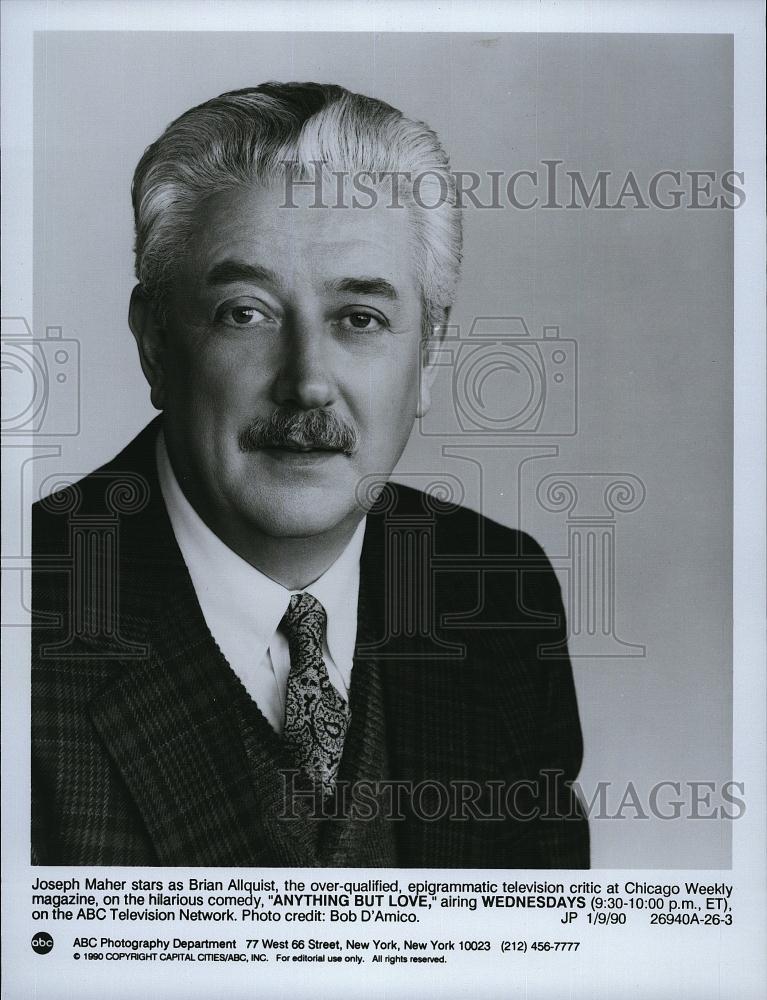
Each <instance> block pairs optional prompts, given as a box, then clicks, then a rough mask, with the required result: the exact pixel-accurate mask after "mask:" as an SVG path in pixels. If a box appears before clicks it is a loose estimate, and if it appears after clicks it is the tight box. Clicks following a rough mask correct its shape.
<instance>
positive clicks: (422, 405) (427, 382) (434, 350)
mask: <svg viewBox="0 0 767 1000" xmlns="http://www.w3.org/2000/svg"><path fill="white" fill-rule="evenodd" d="M449 318H450V310H449V309H445V310H444V311H443V315H442V318H441V319H440V320H439V322H436V323H433V322H432V323H430V324H429V327H428V330H427V334H426V336H425V337H424V338H423V340H422V341H421V384H420V389H419V394H418V409H417V410H416V416H417V417H423V416H425V415H426V414H427V413H428V412H429V409H430V408H431V387H432V385H433V384H434V379H435V378H436V377H437V368H438V367H439V365H438V364H437V357H438V355H439V348H440V347H441V345H442V342H443V340H444V339H445V334H446V333H447V322H448V319H449Z"/></svg>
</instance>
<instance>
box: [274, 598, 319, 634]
mask: <svg viewBox="0 0 767 1000" xmlns="http://www.w3.org/2000/svg"><path fill="white" fill-rule="evenodd" d="M326 623H327V615H326V613H325V609H324V608H323V606H322V605H321V604H320V602H319V601H318V600H317V598H316V597H313V596H312V595H311V594H307V593H305V592H304V593H302V594H293V595H292V597H291V598H290V604H289V605H288V610H287V611H286V612H285V614H284V615H283V616H282V621H281V622H280V625H281V627H282V629H283V631H284V632H285V634H286V635H287V637H288V640H290V639H298V638H302V637H305V636H306V637H310V636H311V637H312V638H313V639H314V640H315V641H316V642H318V643H320V645H321V644H322V638H323V636H324V634H325V626H326Z"/></svg>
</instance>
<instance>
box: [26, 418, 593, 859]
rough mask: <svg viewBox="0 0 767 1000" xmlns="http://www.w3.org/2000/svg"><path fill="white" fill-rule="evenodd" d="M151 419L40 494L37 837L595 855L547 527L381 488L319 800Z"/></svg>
mask: <svg viewBox="0 0 767 1000" xmlns="http://www.w3.org/2000/svg"><path fill="white" fill-rule="evenodd" d="M157 430H158V422H157V421H155V422H154V423H153V424H150V426H149V427H147V428H146V429H145V430H144V431H143V432H142V433H141V434H140V435H139V436H138V437H137V438H136V439H135V440H134V441H133V442H132V443H131V444H130V445H129V446H128V447H127V448H126V449H125V450H124V451H123V452H122V453H121V454H120V455H118V456H117V457H116V458H115V459H114V460H113V461H112V462H110V463H109V464H108V465H106V466H104V467H103V468H102V469H100V470H98V471H97V472H95V473H93V474H92V475H91V476H88V477H86V478H85V479H84V480H81V481H80V482H79V483H77V484H76V485H75V486H73V487H70V488H68V489H66V490H63V491H61V492H59V493H56V494H54V495H53V496H52V497H49V498H48V499H46V500H44V501H42V502H41V503H39V504H37V505H36V506H35V510H34V515H33V549H34V574H33V577H34V580H33V605H34V607H33V635H32V647H33V648H32V685H33V686H32V696H33V702H32V774H33V803H32V852H33V860H34V861H36V862H37V863H40V864H89V865H99V864H100V865H142V864H143V865H157V864H162V865H201V866H202V865H233V866H248V865H250V866H259V865H286V866H310V865H328V866H343V865H347V866H357V867H365V866H400V867H446V868H458V867H465V868H488V867H489V868H492V867H503V868H531V867H541V868H546V867H551V868H557V867H571V868H582V867H588V864H589V837H588V825H587V822H586V819H585V817H584V815H583V812H582V809H581V806H580V803H579V801H578V799H577V797H576V796H575V794H574V793H573V792H572V790H571V788H570V786H569V782H570V781H572V780H573V779H575V777H576V775H577V773H578V770H579V768H580V763H581V754H582V744H581V731H580V725H579V720H578V712H577V706H576V701H575V692H574V688H573V680H572V672H571V668H570V663H569V660H568V657H567V649H566V643H565V622H564V612H563V609H562V604H561V599H560V593H559V585H558V583H557V580H556V577H555V575H554V572H553V570H552V569H551V566H550V564H549V562H548V560H547V559H546V557H545V555H544V554H543V552H542V550H541V549H540V547H539V546H538V545H537V544H536V543H535V542H534V541H533V540H532V539H531V538H530V537H529V536H527V535H524V534H521V533H519V532H516V531H513V530H509V529H506V528H502V527H500V526H499V525H497V524H495V523H493V522H491V521H489V520H487V519H485V518H483V517H481V516H480V515H478V514H475V513H474V512H472V511H469V510H467V509H465V508H461V507H452V506H450V505H447V504H443V503H439V502H437V501H435V500H434V499H432V498H430V497H428V496H426V495H425V494H422V493H419V492H417V491H414V490H410V489H407V488H405V487H401V486H392V485H390V486H389V487H387V488H386V489H385V490H384V492H383V494H382V495H381V497H380V499H379V501H378V502H377V504H376V506H375V507H374V508H373V510H372V511H371V512H370V514H369V516H368V522H367V528H366V534H365V541H364V545H363V551H362V560H361V580H360V597H359V613H358V630H357V644H356V651H355V658H354V667H353V671H352V685H351V692H350V702H351V713H352V725H351V729H350V731H349V734H348V736H347V740H346V745H345V749H344V756H343V759H342V762H341V768H340V772H339V791H338V795H337V800H336V801H335V802H334V803H333V804H332V805H333V809H334V810H335V812H334V814H333V815H331V816H330V818H327V817H326V818H320V819H314V818H311V817H310V815H309V813H310V809H311V804H310V801H309V798H308V796H306V795H303V794H301V793H302V787H301V785H300V779H298V780H299V783H298V784H296V778H295V774H294V768H293V762H292V761H291V760H290V759H289V757H288V756H287V755H286V753H285V750H284V748H283V746H282V744H281V741H280V739H279V737H278V736H277V735H276V734H275V733H274V731H273V730H272V729H271V727H270V726H269V724H268V723H267V721H266V720H265V719H264V717H263V716H262V715H261V713H260V711H259V710H258V708H257V707H256V706H255V704H254V703H253V702H252V700H251V699H250V697H249V696H248V695H247V693H246V692H245V690H244V688H243V687H242V685H241V684H240V682H239V680H238V679H237V677H236V675H235V674H234V673H233V671H232V670H231V668H230V667H229V664H228V663H227V662H226V660H225V659H224V657H223V655H222V653H221V652H220V650H219V649H218V647H217V645H216V643H215V641H214V640H213V638H212V636H211V634H210V632H209V630H208V628H207V626H206V623H205V621H204V618H203V616H202V613H201V611H200V607H199V603H198V601H197V598H196V595H195V592H194V588H193V586H192V583H191V580H190V577H189V574H188V572H187V569H186V566H185V564H184V561H183V559H182V556H181V553H180V551H179V549H178V546H177V544H176V541H175V538H174V535H173V531H172V528H171V525H170V521H169V519H168V514H167V511H166V509H165V505H164V503H163V500H162V496H161V493H160V489H159V484H158V481H157V474H156V470H155V462H154V441H155V437H156V433H157ZM291 789H293V790H295V791H297V792H298V794H297V795H293V796H292V797H291V796H290V795H288V794H287V792H289V791H290V790H291Z"/></svg>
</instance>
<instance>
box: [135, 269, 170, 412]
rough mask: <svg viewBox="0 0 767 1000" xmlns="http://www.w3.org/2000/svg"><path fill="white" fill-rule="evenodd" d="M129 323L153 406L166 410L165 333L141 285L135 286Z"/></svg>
mask: <svg viewBox="0 0 767 1000" xmlns="http://www.w3.org/2000/svg"><path fill="white" fill-rule="evenodd" d="M128 321H129V323H130V328H131V331H132V332H133V336H134V337H135V338H136V343H137V345H138V352H139V357H140V358H141V370H142V371H143V372H144V376H145V378H146V380H147V382H148V383H149V386H150V396H151V399H152V406H154V408H155V409H156V410H162V409H163V408H164V407H165V365H164V362H165V338H166V332H165V327H164V325H163V324H162V323H161V322H160V320H159V318H158V316H157V311H156V309H155V306H154V304H153V302H152V300H151V299H150V298H149V296H148V295H147V293H146V291H145V290H144V289H143V288H142V286H141V285H136V287H135V288H134V289H133V292H132V294H131V299H130V309H129V311H128Z"/></svg>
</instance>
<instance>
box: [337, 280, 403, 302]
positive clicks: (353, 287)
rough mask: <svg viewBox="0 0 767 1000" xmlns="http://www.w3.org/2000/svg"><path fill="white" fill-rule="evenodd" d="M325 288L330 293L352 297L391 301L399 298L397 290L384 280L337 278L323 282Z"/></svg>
mask: <svg viewBox="0 0 767 1000" xmlns="http://www.w3.org/2000/svg"><path fill="white" fill-rule="evenodd" d="M325 287H326V288H327V289H328V290H329V291H332V292H347V293H351V294H352V295H377V296H379V297H380V298H384V299H392V300H396V299H398V298H399V295H398V293H397V289H396V288H395V287H394V285H392V284H391V282H389V281H387V280H386V279H385V278H368V277H360V278H339V279H337V280H336V281H327V282H325Z"/></svg>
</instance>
